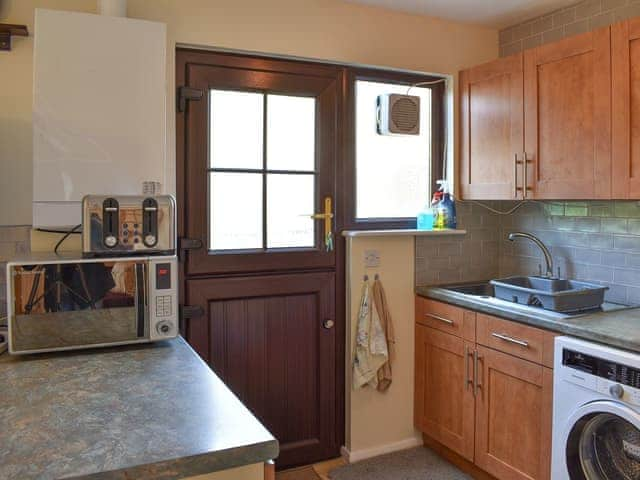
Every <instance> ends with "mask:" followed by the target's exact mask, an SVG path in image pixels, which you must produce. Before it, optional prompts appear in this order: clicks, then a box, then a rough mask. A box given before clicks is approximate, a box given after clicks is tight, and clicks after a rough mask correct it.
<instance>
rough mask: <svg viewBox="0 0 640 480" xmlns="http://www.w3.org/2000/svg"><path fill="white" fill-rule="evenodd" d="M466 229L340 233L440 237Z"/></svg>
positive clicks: (350, 234) (465, 232)
mask: <svg viewBox="0 0 640 480" xmlns="http://www.w3.org/2000/svg"><path fill="white" fill-rule="evenodd" d="M466 234H467V231H466V230H452V229H445V230H413V229H406V230H345V231H343V232H342V235H343V236H344V237H347V238H355V237H442V236H448V235H466Z"/></svg>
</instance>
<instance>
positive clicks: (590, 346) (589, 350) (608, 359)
mask: <svg viewBox="0 0 640 480" xmlns="http://www.w3.org/2000/svg"><path fill="white" fill-rule="evenodd" d="M553 373H554V382H553V389H554V390H553V438H552V456H551V478H552V480H566V479H571V480H627V479H629V480H638V479H640V354H636V353H630V352H627V351H624V350H619V349H617V348H611V347H607V346H604V345H600V344H596V343H592V342H586V341H583V340H578V339H575V338H571V337H557V338H556V340H555V356H554V372H553Z"/></svg>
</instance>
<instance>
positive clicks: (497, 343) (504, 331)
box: [476, 313, 553, 367]
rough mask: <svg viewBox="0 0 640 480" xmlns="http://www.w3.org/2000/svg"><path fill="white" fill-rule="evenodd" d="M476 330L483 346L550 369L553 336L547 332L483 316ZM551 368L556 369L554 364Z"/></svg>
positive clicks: (481, 315)
mask: <svg viewBox="0 0 640 480" xmlns="http://www.w3.org/2000/svg"><path fill="white" fill-rule="evenodd" d="M476 329H477V336H478V337H477V338H478V343H479V344H480V345H484V346H486V347H490V348H493V349H494V350H498V351H500V352H504V353H508V354H511V355H513V356H516V357H520V358H523V359H525V360H529V361H530V362H535V363H538V364H540V365H547V363H548V362H549V359H550V358H551V359H552V358H553V334H552V333H551V332H547V331H546V330H541V329H539V328H535V327H530V326H528V325H523V324H521V323H517V322H513V321H511V320H504V319H502V318H496V317H492V316H490V315H485V314H482V313H478V314H477V320H476ZM550 339H551V340H550ZM549 348H551V349H552V350H551V354H549V352H548V350H549ZM547 366H549V365H547ZM550 366H551V367H552V366H553V361H552V360H551V365H550Z"/></svg>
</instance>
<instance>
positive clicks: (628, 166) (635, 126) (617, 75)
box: [611, 18, 640, 198]
mask: <svg viewBox="0 0 640 480" xmlns="http://www.w3.org/2000/svg"><path fill="white" fill-rule="evenodd" d="M611 52H612V57H611V75H612V103H613V108H612V112H613V119H612V121H613V127H612V128H613V137H612V139H613V145H612V148H613V171H614V175H613V178H612V188H613V192H614V196H615V198H640V18H635V19H632V20H627V21H624V22H620V23H617V24H615V25H613V26H612V27H611Z"/></svg>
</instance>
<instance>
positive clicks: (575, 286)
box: [490, 276, 608, 313]
mask: <svg viewBox="0 0 640 480" xmlns="http://www.w3.org/2000/svg"><path fill="white" fill-rule="evenodd" d="M490 283H491V285H493V287H494V295H495V297H496V298H500V299H502V300H506V301H509V302H513V303H519V304H521V305H533V306H540V307H543V308H545V309H546V310H552V311H554V312H565V313H569V312H581V311H585V310H593V309H596V308H599V307H600V306H601V305H602V303H603V302H604V292H605V291H606V290H608V287H603V286H602V285H596V284H593V283H586V282H579V281H577V280H570V279H562V278H547V277H536V276H530V277H528V276H520V277H508V278H501V279H497V280H491V282H490Z"/></svg>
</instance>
